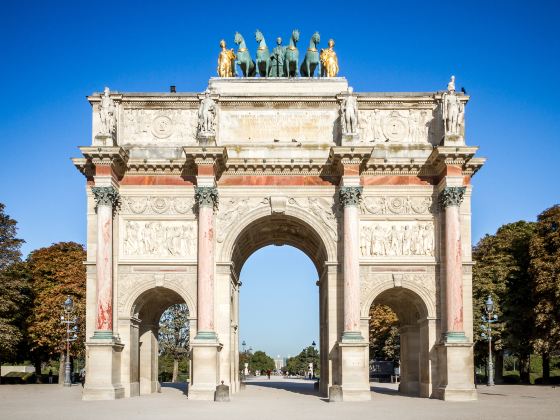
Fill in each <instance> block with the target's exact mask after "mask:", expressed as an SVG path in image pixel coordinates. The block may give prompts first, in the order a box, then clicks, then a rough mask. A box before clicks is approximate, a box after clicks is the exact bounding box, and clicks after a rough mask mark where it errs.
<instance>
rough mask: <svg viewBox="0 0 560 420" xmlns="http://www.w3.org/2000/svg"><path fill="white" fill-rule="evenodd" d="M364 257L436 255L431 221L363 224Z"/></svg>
mask: <svg viewBox="0 0 560 420" xmlns="http://www.w3.org/2000/svg"><path fill="white" fill-rule="evenodd" d="M360 253H361V255H362V257H365V258H370V257H430V258H433V257H434V255H435V233H434V223H433V222H431V221H362V222H361V226H360Z"/></svg>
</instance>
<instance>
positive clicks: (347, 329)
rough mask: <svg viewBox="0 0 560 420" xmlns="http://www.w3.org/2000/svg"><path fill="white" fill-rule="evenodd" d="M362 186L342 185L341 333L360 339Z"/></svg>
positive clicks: (343, 337) (351, 338)
mask: <svg viewBox="0 0 560 420" xmlns="http://www.w3.org/2000/svg"><path fill="white" fill-rule="evenodd" d="M361 193H362V187H341V188H340V201H341V203H342V205H343V206H344V332H343V334H342V340H363V337H362V335H361V333H360V261H359V258H360V254H359V250H360V237H359V235H360V234H359V209H358V204H359V200H360V196H361Z"/></svg>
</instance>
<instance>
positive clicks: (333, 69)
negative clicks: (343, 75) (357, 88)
mask: <svg viewBox="0 0 560 420" xmlns="http://www.w3.org/2000/svg"><path fill="white" fill-rule="evenodd" d="M320 58H321V77H336V76H337V75H338V70H339V68H338V57H337V56H336V53H335V52H334V39H329V46H328V48H324V49H322V50H321V55H320Z"/></svg>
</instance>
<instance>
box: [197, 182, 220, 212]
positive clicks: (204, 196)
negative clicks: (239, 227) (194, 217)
mask: <svg viewBox="0 0 560 420" xmlns="http://www.w3.org/2000/svg"><path fill="white" fill-rule="evenodd" d="M194 198H195V200H196V203H197V204H198V206H199V207H211V208H212V209H213V210H217V209H218V189H217V188H216V187H198V186H196V187H195V190H194Z"/></svg>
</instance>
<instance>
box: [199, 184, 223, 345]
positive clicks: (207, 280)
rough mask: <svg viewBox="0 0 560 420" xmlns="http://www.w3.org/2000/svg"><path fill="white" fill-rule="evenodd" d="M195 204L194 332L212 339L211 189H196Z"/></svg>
mask: <svg viewBox="0 0 560 420" xmlns="http://www.w3.org/2000/svg"><path fill="white" fill-rule="evenodd" d="M195 198H196V200H197V203H198V279H197V288H198V320H197V326H198V331H197V335H196V338H198V339H207V340H210V339H211V340H213V339H215V338H216V333H215V328H214V238H215V230H214V209H215V208H216V206H217V203H218V190H217V189H216V188H215V187H196V193H195Z"/></svg>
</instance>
